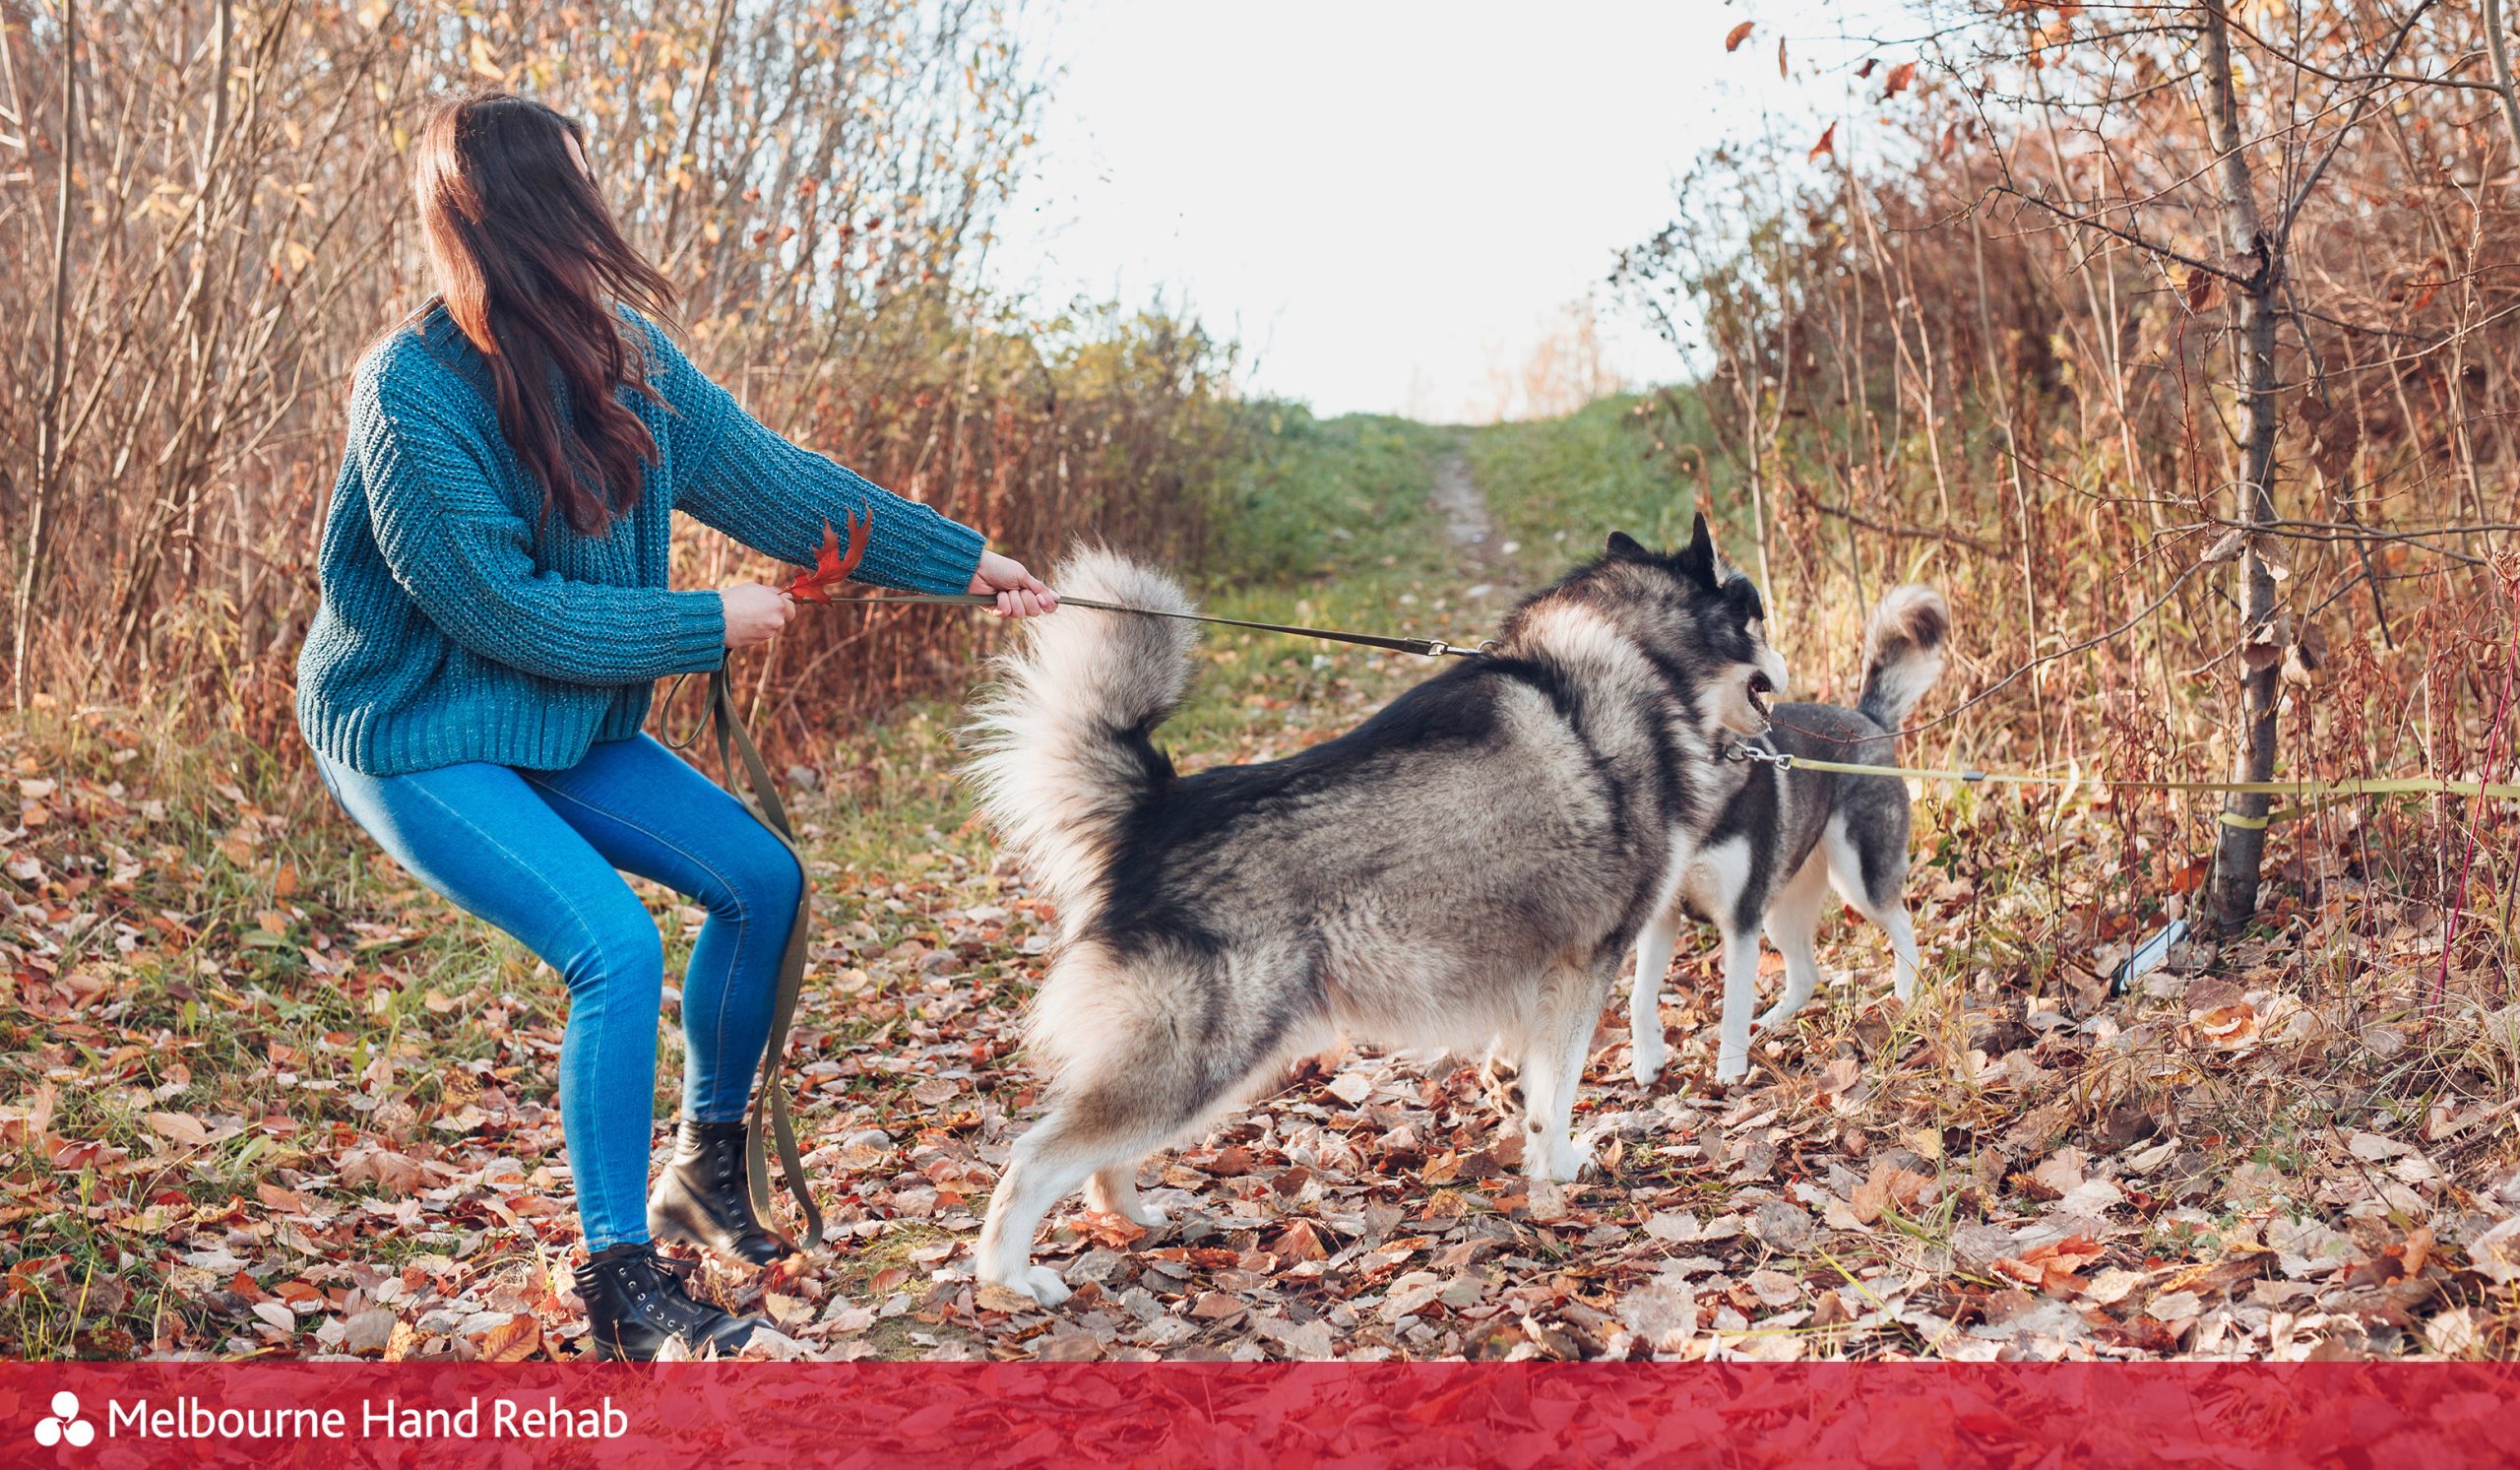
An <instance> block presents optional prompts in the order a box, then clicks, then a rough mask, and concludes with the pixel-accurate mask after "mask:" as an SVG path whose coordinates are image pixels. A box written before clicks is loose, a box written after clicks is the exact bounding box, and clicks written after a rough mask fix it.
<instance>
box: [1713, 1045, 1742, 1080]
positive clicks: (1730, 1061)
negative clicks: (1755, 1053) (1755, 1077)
mask: <svg viewBox="0 0 2520 1470" xmlns="http://www.w3.org/2000/svg"><path fill="white" fill-rule="evenodd" d="M1748 1075H1750V1056H1749V1054H1748V1053H1746V1052H1745V1053H1743V1054H1741V1055H1738V1056H1720V1057H1717V1058H1716V1062H1715V1081H1716V1085H1717V1086H1719V1087H1730V1086H1732V1085H1733V1083H1735V1082H1738V1081H1740V1080H1741V1079H1742V1078H1744V1077H1746V1076H1748Z"/></svg>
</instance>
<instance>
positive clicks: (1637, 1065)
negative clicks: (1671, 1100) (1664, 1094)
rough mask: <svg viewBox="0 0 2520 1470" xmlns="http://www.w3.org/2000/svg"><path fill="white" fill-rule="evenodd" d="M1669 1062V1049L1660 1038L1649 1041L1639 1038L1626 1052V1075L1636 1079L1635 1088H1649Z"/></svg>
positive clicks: (1668, 1045)
mask: <svg viewBox="0 0 2520 1470" xmlns="http://www.w3.org/2000/svg"><path fill="white" fill-rule="evenodd" d="M1670 1060H1671V1048H1670V1044H1668V1043H1666V1042H1665V1041H1664V1040H1663V1039H1662V1038H1661V1037H1659V1036H1658V1037H1655V1038H1653V1039H1651V1040H1647V1039H1645V1038H1642V1037H1640V1038H1638V1039H1637V1042H1636V1045H1635V1046H1633V1047H1631V1048H1630V1049H1629V1051H1628V1059H1627V1070H1628V1075H1629V1076H1632V1077H1634V1078H1635V1079H1636V1085H1637V1086H1639V1087H1651V1086H1653V1085H1654V1082H1655V1079H1656V1078H1658V1077H1660V1076H1662V1075H1663V1068H1664V1067H1665V1066H1666V1065H1668V1064H1670Z"/></svg>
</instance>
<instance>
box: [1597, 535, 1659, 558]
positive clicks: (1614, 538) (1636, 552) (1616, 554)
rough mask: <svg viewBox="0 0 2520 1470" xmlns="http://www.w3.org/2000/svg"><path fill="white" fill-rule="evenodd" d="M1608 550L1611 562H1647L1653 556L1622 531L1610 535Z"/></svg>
mask: <svg viewBox="0 0 2520 1470" xmlns="http://www.w3.org/2000/svg"><path fill="white" fill-rule="evenodd" d="M1608 550H1609V556H1610V559H1611V560H1613V561H1649V560H1652V559H1653V556H1654V553H1653V552H1651V551H1648V550H1646V549H1645V547H1644V546H1643V545H1641V544H1639V543H1638V542H1637V540H1636V538H1634V537H1632V536H1630V535H1628V534H1627V533H1626V532H1624V531H1613V532H1611V533H1610V543H1609V547H1608Z"/></svg>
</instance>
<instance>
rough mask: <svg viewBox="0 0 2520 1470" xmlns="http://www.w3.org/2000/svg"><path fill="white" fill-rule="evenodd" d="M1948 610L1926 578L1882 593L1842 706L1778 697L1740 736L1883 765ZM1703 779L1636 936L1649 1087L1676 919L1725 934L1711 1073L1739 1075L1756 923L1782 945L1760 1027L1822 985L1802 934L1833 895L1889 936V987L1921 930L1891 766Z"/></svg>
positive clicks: (1638, 1014) (1929, 665)
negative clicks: (1700, 795)
mask: <svg viewBox="0 0 2520 1470" xmlns="http://www.w3.org/2000/svg"><path fill="white" fill-rule="evenodd" d="M1950 627H1951V612H1950V609H1949V608H1948V607H1945V606H1944V605H1943V601H1942V597H1941V595H1940V594H1938V593H1936V592H1934V591H1933V589H1931V588H1929V587H1901V588H1896V589H1894V590H1893V591H1892V592H1891V593H1890V595H1889V596H1887V597H1885V598H1883V599H1882V600H1881V605H1880V606H1879V607H1876V608H1874V609H1873V613H1872V619H1871V621H1870V622H1869V623H1868V624H1866V625H1865V628H1864V633H1863V690H1862V693H1861V694H1860V695H1859V696H1858V698H1857V700H1856V707H1855V708H1854V709H1851V710H1848V709H1840V708H1838V707H1837V706H1836V705H1828V704H1787V705H1780V706H1778V707H1777V710H1776V723H1775V728H1774V729H1773V730H1771V731H1770V732H1768V734H1767V735H1765V736H1764V737H1763V738H1758V739H1753V740H1750V741H1747V742H1746V743H1748V744H1749V745H1750V746H1752V747H1754V748H1756V749H1760V750H1764V751H1768V752H1771V753H1773V752H1784V753H1788V754H1792V755H1795V756H1798V757H1808V758H1811V759H1817V760H1834V761H1844V762H1847V763H1850V764H1860V765H1887V764H1889V763H1890V759H1891V756H1892V753H1893V750H1894V746H1895V741H1896V732H1897V731H1898V729H1899V727H1900V726H1901V725H1902V724H1904V723H1905V722H1906V721H1907V718H1908V712H1909V711H1910V710H1913V709H1915V708H1916V707H1917V701H1918V700H1920V699H1922V698H1923V697H1924V694H1925V691H1926V690H1927V689H1930V688H1932V687H1933V682H1934V680H1935V679H1937V678H1939V677H1940V676H1941V675H1942V657H1943V656H1942V650H1943V643H1944V640H1945V638H1946V637H1947V636H1948V634H1949V632H1950ZM1723 770H1724V774H1723V775H1722V776H1720V777H1716V778H1712V779H1713V780H1714V781H1715V782H1716V783H1717V784H1718V785H1719V786H1720V788H1721V789H1723V790H1725V791H1726V792H1727V793H1728V795H1729V799H1727V800H1726V801H1724V803H1723V805H1722V809H1721V814H1720V815H1719V816H1717V818H1716V819H1715V820H1714V821H1713V822H1711V823H1709V824H1708V825H1707V826H1706V827H1705V828H1703V829H1702V830H1700V831H1699V832H1698V833H1697V834H1696V837H1695V841H1694V842H1692V843H1691V844H1690V845H1689V846H1690V849H1691V852H1690V854H1689V857H1688V858H1687V860H1686V862H1685V866H1684V870H1683V872H1682V874H1681V878H1680V881H1679V883H1678V885H1677V887H1676V890H1675V892H1674V894H1673V902H1671V903H1670V904H1669V905H1667V906H1665V907H1664V908H1662V909H1661V910H1658V911H1657V912H1656V914H1655V916H1654V918H1653V919H1652V920H1651V921H1650V922H1648V923H1647V924H1646V926H1645V928H1644V931H1643V933H1642V934H1641V935H1640V936H1639V937H1638V939H1637V943H1636V988H1635V993H1634V994H1633V995H1632V996H1631V997H1630V1000H1629V1008H1628V1021H1629V1026H1630V1029H1631V1035H1632V1037H1633V1045H1632V1047H1631V1049H1630V1055H1631V1057H1632V1058H1633V1064H1634V1070H1635V1076H1636V1080H1637V1081H1638V1082H1639V1083H1640V1084H1646V1085H1650V1084H1651V1083H1652V1082H1653V1081H1654V1078H1655V1076H1656V1074H1658V1073H1660V1072H1661V1071H1662V1069H1663V1063H1664V1062H1665V1061H1666V1060H1667V1059H1669V1057H1670V1049H1669V1048H1668V1047H1667V1046H1666V1045H1665V1044H1664V1041H1663V1018H1662V1012H1661V1007H1660V997H1661V993H1662V988H1663V976H1664V972H1665V971H1666V970H1667V969H1669V968H1670V963H1671V946H1672V943H1673V941H1674V939H1675V938H1676V937H1677V934H1678V929H1679V926H1680V924H1681V922H1682V921H1683V920H1684V919H1687V918H1688V917H1690V916H1691V915H1694V916H1696V917H1698V918H1701V919H1708V920H1712V921H1714V923H1715V925H1716V927H1717V928H1719V929H1720V930H1721V931H1722V932H1723V935H1724V1019H1723V1023H1722V1028H1721V1034H1720V1038H1719V1041H1718V1044H1717V1049H1716V1062H1715V1077H1716V1080H1717V1081H1719V1082H1733V1081H1737V1080H1738V1079H1739V1078H1740V1077H1741V1075H1742V1074H1743V1073H1744V1072H1746V1071H1748V1070H1749V1065H1750V1031H1751V1025H1752V1023H1751V1020H1750V1007H1751V1005H1752V1004H1753V1003H1754V1001H1755V1000H1756V999H1757V993H1758V989H1757V988H1758V977H1759V930H1760V928H1761V927H1765V928H1766V930H1767V936H1768V938H1769V939H1770V940H1772V941H1774V943H1775V944H1776V947H1777V950H1778V952H1779V953H1781V954H1783V955H1784V956H1785V993H1784V994H1782V995H1780V996H1778V997H1777V1002H1776V1004H1775V1005H1773V1006H1771V1007H1769V1008H1768V1011H1767V1013H1766V1014H1764V1015H1762V1016H1760V1017H1759V1019H1758V1022H1757V1026H1758V1028H1759V1029H1760V1030H1763V1031H1764V1030H1767V1029H1770V1028H1772V1027H1775V1026H1777V1025H1779V1024H1781V1023H1783V1022H1784V1021H1785V1020H1786V1018H1787V1017H1789V1016H1792V1015H1793V1014H1794V1013H1795V1012H1796V1011H1797V1010H1800V1009H1801V1008H1802V1006H1803V1003H1804V1002H1805V1001H1808V1000H1809V999H1810V998H1811V991H1812V990H1813V988H1814V987H1816V986H1818V985H1819V983H1820V970H1819V966H1818V964H1817V963H1816V962H1815V960H1814V959H1813V957H1812V950H1811V940H1812V936H1813V933H1814V932H1815V931H1816V930H1817V929H1818V927H1819V925H1820V921H1821V919H1822V918H1824V917H1825V915H1826V910H1827V905H1828V897H1829V890H1830V889H1831V888H1835V889H1836V890H1837V891H1838V894H1839V896H1840V897H1842V898H1844V899H1845V900H1846V901H1847V903H1848V904H1850V905H1851V906H1853V907H1854V909H1855V911H1856V912H1857V913H1859V914H1861V915H1862V916H1864V917H1865V918H1866V919H1869V920H1871V921H1872V922H1873V923H1874V924H1877V925H1879V926H1881V929H1882V932H1884V933H1885V934H1887V935H1889V937H1890V952H1891V956H1892V964H1893V966H1894V967H1895V968H1894V972H1893V973H1894V976H1895V979H1894V981H1893V985H1894V988H1895V990H1896V992H1897V994H1898V996H1899V998H1900V999H1901V1000H1902V1001H1905V1000H1907V999H1908V998H1909V997H1910V996H1911V995H1913V994H1914V993H1915V991H1916V985H1917V936H1916V932H1915V930H1914V929H1912V928H1911V927H1909V924H1908V907H1907V901H1906V899H1905V898H1903V897H1902V896H1901V889H1902V888H1903V886H1904V885H1905V884H1906V882H1907V878H1908V788H1907V784H1906V783H1905V782H1904V781H1902V780H1900V779H1899V778H1898V777H1895V776H1848V775H1840V774H1836V773H1832V772H1826V771H1809V770H1793V771H1785V770H1779V769H1777V768H1776V767H1775V766H1774V765H1771V764H1764V763H1756V762H1747V761H1744V762H1728V763H1727V764H1726V765H1725V766H1724V768H1723Z"/></svg>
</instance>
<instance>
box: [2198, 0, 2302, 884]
mask: <svg viewBox="0 0 2520 1470" xmlns="http://www.w3.org/2000/svg"><path fill="white" fill-rule="evenodd" d="M2227 3H2228V0H2205V5H2204V9H2205V28H2204V32H2205V33H2204V41H2205V47H2204V49H2205V76H2204V81H2205V89H2206V98H2207V110H2206V118H2205V123H2206V129H2207V132H2208V134H2209V136H2210V138H2211V140H2212V142H2213V146H2214V151H2215V152H2216V153H2217V154H2218V155H2220V160H2219V163H2218V167H2217V173H2218V175H2219V177H2220V180H2221V185H2222V196H2223V197H2222V209H2223V238H2224V243H2225V245H2226V246H2227V248H2228V249H2229V251H2230V253H2231V255H2232V257H2233V259H2234V261H2235V263H2236V264H2237V263H2243V262H2251V261H2253V262H2254V268H2253V269H2252V270H2250V272H2249V274H2248V279H2247V282H2246V284H2245V285H2244V286H2243V287H2242V288H2240V290H2239V297H2240V322H2239V343H2238V344H2237V347H2238V360H2237V361H2236V363H2235V364H2234V367H2235V369H2236V377H2237V379H2238V383H2237V386H2238V388H2239V390H2240V393H2241V398H2242V409H2243V413H2244V416H2243V419H2242V421H2243V423H2244V424H2245V426H2246V431H2245V433H2244V434H2243V435H2242V438H2241V447H2240V476H2239V482H2238V484H2237V485H2236V491H2237V499H2238V502H2239V503H2238V506H2237V512H2238V513H2237V514H2236V516H2235V517H2234V519H2236V520H2239V521H2243V522H2246V523H2247V524H2249V525H2250V526H2252V527H2258V526H2265V525H2267V524H2269V523H2271V522H2272V521H2273V520H2274V519H2275V483H2274V481H2275V430H2276V426H2277V417H2278V411H2279V408H2280V404H2279V401H2278V399H2277V397H2276V391H2277V390H2276V377H2275V328H2276V320H2277V311H2276V292H2277V290H2278V289H2279V288H2280V286H2281V282H2282V276H2283V269H2282V262H2281V260H2280V258H2279V257H2278V256H2277V254H2276V247H2275V245H2274V242H2272V241H2270V240H2269V239H2268V238H2267V235H2266V229H2265V226H2264V224H2262V223H2261V221H2260V218H2259V215H2258V209H2257V196H2256V194H2255V193H2254V191H2253V180H2252V179H2251V178H2250V176H2249V166H2248V154H2247V151H2246V150H2247V147H2248V144H2247V140H2246V138H2245V136H2244V135H2243V134H2242V133H2241V132H2240V121H2239V104H2238V100H2237V98H2236V96H2235V95H2234V84H2233V75H2232V44H2231V28H2230V19H2229V16H2228V13H2227V12H2226V9H2225V7H2226V4H2227ZM2260 544H2261V543H2260V542H2259V541H2258V539H2257V538H2255V537H2252V538H2251V540H2250V544H2249V547H2248V549H2247V551H2246V552H2245V553H2243V555H2242V556H2241V558H2240V566H2241V578H2242V598H2241V606H2242V612H2241V616H2240V630H2239V631H2240V637H2241V639H2242V640H2243V653H2244V654H2245V655H2246V656H2247V657H2246V658H2245V659H2244V662H2243V666H2242V667H2243V672H2242V674H2241V682H2240V688H2241V745H2240V750H2239V754H2238V758H2237V760H2236V762H2235V769H2234V773H2233V774H2234V779H2236V780H2239V781H2271V780H2273V779H2274V778H2275V749H2276V747H2275V709H2276V699H2277V684H2276V660H2275V658H2273V657H2270V656H2269V655H2270V654H2272V653H2274V652H2275V651H2274V650H2271V649H2266V648H2265V647H2264V645H2263V644H2262V643H2261V642H2260V640H2259V631H2260V630H2261V629H2263V628H2264V627H2265V626H2266V625H2267V623H2269V622H2270V621H2272V620H2273V618H2274V616H2275V574H2274V572H2273V570H2272V569H2271V568H2269V567H2268V565H2267V563H2266V558H2265V556H2264V555H2263V554H2261V551H2260ZM2272 804H2273V803H2272V802H2271V801H2270V800H2269V799H2268V798H2267V797H2266V796H2264V795H2263V794H2252V793H2233V794H2232V795H2231V796H2229V797H2226V798H2225V799H2224V801H2223V822H2222V831H2221V836H2220V838H2219V840H2218V841H2217V842H2216V843H2215V846H2214V897H2215V909H2216V918H2217V920H2218V921H2219V922H2220V925H2221V927H2222V929H2223V931H2224V932H2225V933H2231V932H2234V931H2236V930H2237V929H2239V928H2240V927H2242V926H2244V925H2246V924H2247V923H2248V921H2249V919H2250V917H2251V916H2253V915H2254V914H2256V912H2257V888H2258V866H2259V862H2260V859H2261V857H2262V856H2263V854H2264V853H2265V850H2266V813H2267V810H2268V808H2269V807H2270V806H2271V805H2272Z"/></svg>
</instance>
